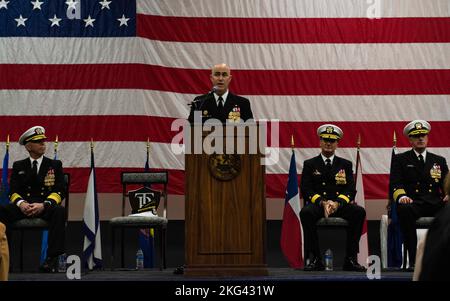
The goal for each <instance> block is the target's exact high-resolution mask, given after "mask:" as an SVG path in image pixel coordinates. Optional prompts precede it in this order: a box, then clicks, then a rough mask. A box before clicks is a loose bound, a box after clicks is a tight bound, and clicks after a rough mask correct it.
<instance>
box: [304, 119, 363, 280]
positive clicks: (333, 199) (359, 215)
mask: <svg viewBox="0 0 450 301" xmlns="http://www.w3.org/2000/svg"><path fill="white" fill-rule="evenodd" d="M317 135H318V136H319V137H320V147H321V149H322V151H321V153H320V155H318V156H317V157H314V158H312V159H309V160H306V161H305V162H304V163H303V172H302V180H301V185H300V190H301V193H302V195H303V198H304V200H305V206H304V207H303V208H302V210H301V211H300V220H301V222H302V227H303V233H304V235H305V245H306V247H307V250H306V252H307V253H305V258H308V256H309V255H310V254H309V252H311V255H312V258H311V260H310V262H309V264H308V265H307V266H305V269H304V270H305V271H322V270H324V269H325V267H324V265H323V263H322V258H321V256H320V248H319V240H318V235H317V226H316V222H317V221H318V220H319V219H320V218H322V217H329V216H331V217H342V218H344V219H346V220H347V221H348V223H349V227H348V229H347V245H346V256H345V260H344V266H343V270H345V271H365V270H366V269H365V268H364V267H363V266H361V265H359V264H358V261H357V254H358V251H359V239H360V237H361V233H362V227H363V223H364V218H365V217H366V211H365V210H364V208H362V207H360V206H358V205H356V204H354V202H353V200H354V197H355V195H356V190H355V181H354V179H353V170H352V163H351V162H350V161H348V160H345V159H343V158H340V157H338V156H336V155H335V154H334V152H335V150H336V148H337V146H338V142H339V140H340V139H341V138H342V136H343V132H342V130H341V129H340V128H339V127H337V126H335V125H333V124H324V125H321V126H320V127H319V128H318V129H317Z"/></svg>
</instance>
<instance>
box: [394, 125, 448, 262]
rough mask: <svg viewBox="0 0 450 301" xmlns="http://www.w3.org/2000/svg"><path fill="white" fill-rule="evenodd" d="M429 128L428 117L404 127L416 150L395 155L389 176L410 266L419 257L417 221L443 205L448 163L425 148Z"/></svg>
mask: <svg viewBox="0 0 450 301" xmlns="http://www.w3.org/2000/svg"><path fill="white" fill-rule="evenodd" d="M430 131H431V125H430V124H429V123H428V122H427V121H425V120H413V121H411V122H410V123H408V124H407V125H406V126H405V128H404V129H403V134H404V135H405V136H407V137H408V139H409V141H410V143H411V145H412V147H413V149H412V150H409V151H406V152H404V153H401V154H398V155H396V156H395V157H394V158H393V160H392V164H391V171H390V177H389V187H390V189H391V191H390V193H391V197H392V199H393V200H394V201H395V202H396V203H397V204H398V206H397V212H398V218H399V223H400V228H401V230H402V233H403V238H404V240H405V245H406V248H407V250H408V255H409V263H410V267H411V268H413V267H414V265H415V260H416V249H417V233H416V226H415V222H416V220H417V219H418V218H420V217H422V216H435V215H436V213H437V212H439V211H440V210H441V209H442V207H443V206H444V202H443V198H444V188H443V186H444V178H445V175H446V174H447V173H448V166H447V161H446V160H445V158H444V157H441V156H439V155H436V154H433V153H430V152H428V151H427V150H426V147H427V143H428V133H429V132H430ZM409 199H411V200H412V203H410V202H409Z"/></svg>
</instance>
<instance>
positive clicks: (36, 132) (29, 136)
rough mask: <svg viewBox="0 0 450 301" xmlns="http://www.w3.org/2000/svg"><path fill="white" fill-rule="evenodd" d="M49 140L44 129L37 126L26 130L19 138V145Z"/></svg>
mask: <svg viewBox="0 0 450 301" xmlns="http://www.w3.org/2000/svg"><path fill="white" fill-rule="evenodd" d="M44 139H47V137H46V136H45V129H44V127H42V126H40V125H37V126H33V127H32V128H29V129H28V130H26V131H25V132H24V133H23V134H22V136H20V138H19V144H21V145H25V144H27V143H28V142H30V141H38V140H44Z"/></svg>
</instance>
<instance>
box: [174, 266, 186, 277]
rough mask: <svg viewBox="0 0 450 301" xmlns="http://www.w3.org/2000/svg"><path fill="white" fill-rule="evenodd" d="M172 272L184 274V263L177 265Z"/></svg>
mask: <svg viewBox="0 0 450 301" xmlns="http://www.w3.org/2000/svg"><path fill="white" fill-rule="evenodd" d="M173 273H174V274H175V275H183V274H184V265H182V266H179V267H177V268H176V269H175V270H174V271H173Z"/></svg>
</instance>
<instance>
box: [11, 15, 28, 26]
mask: <svg viewBox="0 0 450 301" xmlns="http://www.w3.org/2000/svg"><path fill="white" fill-rule="evenodd" d="M14 20H16V22H17V27H19V26H21V25H23V26H24V27H25V21H26V20H28V18H24V17H22V15H20V16H19V18H17V19H14Z"/></svg>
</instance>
